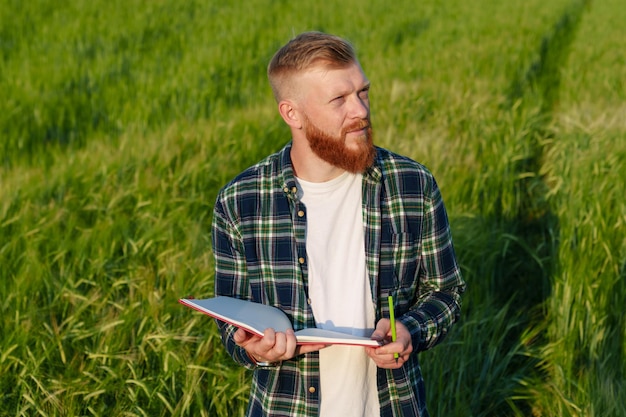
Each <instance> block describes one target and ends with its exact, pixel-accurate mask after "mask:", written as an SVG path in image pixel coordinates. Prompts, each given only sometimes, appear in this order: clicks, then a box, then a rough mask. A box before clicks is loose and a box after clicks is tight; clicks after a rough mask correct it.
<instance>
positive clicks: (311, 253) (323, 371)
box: [298, 172, 380, 417]
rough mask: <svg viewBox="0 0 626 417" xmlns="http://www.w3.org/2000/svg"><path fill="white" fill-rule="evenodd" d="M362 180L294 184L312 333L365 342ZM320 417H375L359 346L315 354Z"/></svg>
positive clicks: (370, 366)
mask: <svg viewBox="0 0 626 417" xmlns="http://www.w3.org/2000/svg"><path fill="white" fill-rule="evenodd" d="M361 181H362V176H361V175H360V174H351V173H347V172H346V173H344V174H342V175H340V176H339V177H337V178H334V179H332V180H331V181H327V182H324V183H311V182H307V181H303V180H301V179H298V182H299V184H300V192H301V195H300V197H301V199H302V202H303V203H304V204H305V206H306V212H307V214H306V215H307V232H306V233H307V235H306V250H307V258H308V266H309V298H310V300H311V308H312V310H313V314H314V316H315V321H316V324H317V327H319V328H323V329H329V330H335V331H339V332H344V333H349V334H354V335H358V336H366V337H369V336H370V335H371V334H372V332H373V331H374V322H375V312H374V305H373V302H372V293H371V289H370V285H369V279H368V276H367V268H366V263H365V243H364V225H363V214H362V208H361V205H362V191H361V187H362V186H361ZM320 378H321V381H320V384H321V388H320V389H321V393H320V398H321V404H320V405H321V410H320V416H321V417H335V416H337V417H351V416H354V417H379V416H380V410H379V402H378V389H377V385H376V364H375V363H374V362H373V361H372V360H371V359H370V358H369V357H368V356H367V355H366V353H365V348H363V347H360V346H330V347H327V348H325V349H322V350H321V351H320Z"/></svg>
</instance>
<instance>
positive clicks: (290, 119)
mask: <svg viewBox="0 0 626 417" xmlns="http://www.w3.org/2000/svg"><path fill="white" fill-rule="evenodd" d="M278 112H279V113H280V116H281V117H282V118H283V120H284V121H285V123H287V124H288V125H289V126H290V127H291V128H292V129H301V128H302V121H301V120H300V114H299V112H298V109H297V106H296V104H295V103H294V102H292V101H291V100H281V101H280V102H279V103H278Z"/></svg>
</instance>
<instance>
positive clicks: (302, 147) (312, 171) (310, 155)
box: [290, 141, 346, 182]
mask: <svg viewBox="0 0 626 417" xmlns="http://www.w3.org/2000/svg"><path fill="white" fill-rule="evenodd" d="M307 145H308V143H305V144H303V143H302V142H297V141H294V142H293V143H292V145H291V155H290V156H291V164H292V165H293V170H294V173H295V174H296V177H298V178H300V179H303V180H304V181H308V182H326V181H330V180H332V179H334V178H337V177H338V176H340V175H341V174H343V173H344V172H346V171H345V170H343V169H341V168H338V167H336V166H334V165H331V164H329V163H328V162H326V161H324V160H323V159H321V158H320V157H319V156H317V155H316V154H315V153H314V152H313V151H312V150H311V148H310V147H308V146H307Z"/></svg>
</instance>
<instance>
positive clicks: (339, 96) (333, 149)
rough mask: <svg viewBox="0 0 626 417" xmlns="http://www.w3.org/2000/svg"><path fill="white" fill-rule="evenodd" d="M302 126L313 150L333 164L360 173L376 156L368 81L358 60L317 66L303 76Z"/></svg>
mask: <svg viewBox="0 0 626 417" xmlns="http://www.w3.org/2000/svg"><path fill="white" fill-rule="evenodd" d="M302 81H303V83H304V85H306V93H305V95H304V99H303V101H302V102H303V107H302V111H303V128H304V132H305V136H306V138H307V139H308V141H309V145H310V147H311V149H312V150H313V152H315V154H316V155H317V156H319V157H320V158H321V159H323V160H324V161H326V162H328V163H330V164H331V165H333V166H336V167H339V168H341V169H344V170H346V171H349V172H354V173H361V172H364V171H365V170H366V169H367V168H368V167H369V166H371V165H372V163H373V161H374V156H375V153H376V152H375V150H374V145H373V141H372V126H371V123H370V107H369V106H370V103H369V81H368V80H367V78H366V77H365V74H363V70H362V69H361V66H360V65H358V64H357V63H355V64H353V65H350V66H349V67H346V68H341V69H326V68H321V67H320V68H315V69H313V70H310V71H308V72H307V73H306V74H305V75H304V76H303V79H302Z"/></svg>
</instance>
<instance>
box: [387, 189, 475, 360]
mask: <svg viewBox="0 0 626 417" xmlns="http://www.w3.org/2000/svg"><path fill="white" fill-rule="evenodd" d="M431 179H432V183H431V187H430V192H428V193H426V195H425V202H424V218H423V229H422V236H421V240H422V245H421V253H420V270H419V274H418V278H419V286H418V294H417V301H416V302H415V304H414V305H413V306H412V307H411V309H410V310H409V312H407V313H406V314H404V315H403V316H402V317H399V318H398V319H399V320H400V321H401V322H402V324H404V325H405V326H406V327H407V328H408V330H409V332H410V333H411V336H412V342H413V350H414V351H416V352H420V351H424V350H427V349H430V348H432V347H433V346H435V345H437V344H438V343H439V342H441V341H442V340H443V339H444V338H445V336H446V334H447V333H448V331H449V330H450V327H451V326H452V325H453V324H454V323H455V322H456V321H458V319H459V317H460V313H461V294H462V293H463V292H464V291H465V282H464V281H463V278H462V276H461V271H460V268H459V266H458V264H457V260H456V256H455V253H454V246H453V244H452V237H451V232H450V225H449V222H448V216H447V213H446V209H445V207H444V204H443V199H442V197H441V193H440V191H439V188H438V186H437V183H436V182H435V180H434V179H433V178H432V177H431Z"/></svg>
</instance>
